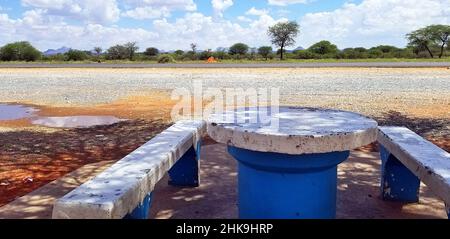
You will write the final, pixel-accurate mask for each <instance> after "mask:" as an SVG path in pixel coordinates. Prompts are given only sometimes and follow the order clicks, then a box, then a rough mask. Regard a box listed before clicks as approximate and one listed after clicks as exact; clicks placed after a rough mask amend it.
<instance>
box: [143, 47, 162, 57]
mask: <svg viewBox="0 0 450 239" xmlns="http://www.w3.org/2000/svg"><path fill="white" fill-rule="evenodd" d="M158 54H159V50H158V49H157V48H154V47H149V48H147V49H146V50H145V52H144V55H146V56H157V55H158Z"/></svg>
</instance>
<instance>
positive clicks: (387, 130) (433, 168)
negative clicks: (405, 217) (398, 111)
mask: <svg viewBox="0 0 450 239" xmlns="http://www.w3.org/2000/svg"><path fill="white" fill-rule="evenodd" d="M378 142H379V143H380V144H381V145H382V146H383V147H384V148H385V150H386V151H387V152H389V154H392V155H394V156H395V158H396V159H398V161H399V162H401V164H403V165H404V166H405V167H406V168H407V169H409V171H410V172H411V173H412V174H414V175H415V176H416V177H417V178H419V179H420V180H421V181H422V182H424V183H425V184H426V185H427V186H428V187H429V188H430V189H431V190H432V191H433V192H434V193H435V194H436V195H437V196H438V197H440V198H441V199H442V200H443V201H444V202H445V203H446V204H447V205H450V154H449V153H448V152H446V151H445V150H443V149H441V148H439V147H438V146H436V145H434V144H433V143H431V142H429V141H427V140H425V139H424V138H422V137H420V136H419V135H417V134H416V133H414V132H412V131H411V130H409V129H407V128H404V127H379V134H378ZM385 157H386V156H385ZM414 183H416V182H414ZM382 187H383V185H382Z"/></svg>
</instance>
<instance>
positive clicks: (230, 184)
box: [0, 144, 447, 219]
mask: <svg viewBox="0 0 450 239" xmlns="http://www.w3.org/2000/svg"><path fill="white" fill-rule="evenodd" d="M380 164H381V162H380V159H379V156H378V154H377V153H366V152H361V151H353V152H352V155H351V157H350V159H349V160H348V161H346V162H344V163H343V164H341V165H340V166H339V172H338V174H339V182H338V200H337V201H338V202H337V217H338V218H356V219H359V218H361V219H366V218H368V219H372V218H374V219H382V218H395V219H401V218H423V219H434V218H441V219H445V218H447V215H446V214H445V210H444V204H443V203H442V201H441V200H439V199H438V198H437V197H435V196H434V194H433V193H432V192H431V190H429V189H428V188H427V187H426V186H425V185H422V187H421V193H420V202H419V203H415V204H401V203H396V202H385V201H383V200H381V199H380V197H379V194H380V191H379V180H380ZM103 168H105V167H103ZM97 171H101V170H100V169H99V170H97ZM80 172H81V171H80ZM87 172H88V173H86V175H89V174H90V173H91V171H90V170H87ZM74 173H75V172H74ZM74 175H77V174H74ZM81 175H83V176H81ZM86 175H84V174H83V173H80V175H78V176H75V179H76V180H78V182H77V181H75V179H74V180H73V181H71V182H74V183H73V185H72V184H71V188H74V187H76V186H75V185H76V184H81V183H82V182H83V180H80V179H81V178H85V177H86ZM69 176H70V175H68V177H69ZM68 177H64V178H61V179H60V180H57V181H67V180H68ZM201 177H202V182H201V186H200V187H199V188H185V189H180V188H176V187H172V186H169V185H167V179H168V178H167V176H166V177H165V178H163V179H162V180H161V181H160V182H159V183H158V184H157V186H156V188H155V193H154V201H153V205H152V209H151V218H157V219H169V218H171V219H177V218H178V219H191V218H192V219H196V218H208V219H213V218H217V219H222V218H224V219H226V218H237V215H238V211H237V201H236V196H237V173H236V161H235V160H234V159H232V157H231V156H229V155H228V153H226V147H225V145H222V144H214V145H207V146H204V147H203V148H202V162H201ZM57 181H55V182H57ZM52 184H55V183H52ZM55 185H57V186H55V187H52V188H51V189H50V188H49V189H45V190H44V188H42V191H44V192H43V193H39V190H41V189H39V190H38V191H36V192H33V193H32V194H29V195H27V196H24V197H22V198H19V199H17V200H16V201H15V202H13V203H11V204H9V205H6V206H4V207H3V208H0V218H42V219H48V218H51V213H52V205H51V203H52V202H53V201H54V200H55V198H57V197H60V196H62V195H64V194H65V193H66V192H67V191H68V190H70V189H69V188H65V186H63V185H62V184H55ZM58 185H59V186H58ZM46 187H47V186H46ZM42 191H41V192H42ZM33 195H34V196H33ZM33 211H34V212H33Z"/></svg>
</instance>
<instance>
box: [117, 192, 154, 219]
mask: <svg viewBox="0 0 450 239" xmlns="http://www.w3.org/2000/svg"><path fill="white" fill-rule="evenodd" d="M151 205H152V193H149V194H148V195H147V196H146V197H145V198H144V201H143V202H142V204H141V205H139V206H138V207H137V208H136V209H134V210H133V212H132V213H130V214H128V215H126V216H125V217H124V219H148V214H149V212H150V207H151Z"/></svg>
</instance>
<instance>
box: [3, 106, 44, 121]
mask: <svg viewBox="0 0 450 239" xmlns="http://www.w3.org/2000/svg"><path fill="white" fill-rule="evenodd" d="M37 111H39V110H37V109H35V108H33V107H28V106H24V105H11V104H1V103H0V121H1V120H18V119H23V118H29V117H32V116H33V115H34V113H35V112H37Z"/></svg>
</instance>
